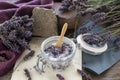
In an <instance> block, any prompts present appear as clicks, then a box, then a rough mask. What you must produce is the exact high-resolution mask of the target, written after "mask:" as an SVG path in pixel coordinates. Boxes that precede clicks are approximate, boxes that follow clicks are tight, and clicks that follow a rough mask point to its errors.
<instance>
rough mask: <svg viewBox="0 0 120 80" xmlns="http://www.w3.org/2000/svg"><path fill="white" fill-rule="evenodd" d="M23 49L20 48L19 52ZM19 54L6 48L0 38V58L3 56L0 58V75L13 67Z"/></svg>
mask: <svg viewBox="0 0 120 80" xmlns="http://www.w3.org/2000/svg"><path fill="white" fill-rule="evenodd" d="M23 51H24V49H21V53H23ZM19 56H20V54H18V53H14V52H12V51H10V50H9V49H7V48H6V47H5V46H4V45H3V44H2V41H1V40H0V58H5V60H4V61H2V60H1V59H0V76H2V75H4V74H6V73H7V72H8V71H10V69H12V68H13V66H14V64H15V62H16V60H17V59H18V57H19Z"/></svg>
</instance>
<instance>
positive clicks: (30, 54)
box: [23, 50, 35, 61]
mask: <svg viewBox="0 0 120 80" xmlns="http://www.w3.org/2000/svg"><path fill="white" fill-rule="evenodd" d="M34 54H35V51H34V50H32V51H30V52H29V53H28V54H27V55H25V56H24V58H23V60H24V61H26V60H28V59H29V58H31V57H33V56H34Z"/></svg>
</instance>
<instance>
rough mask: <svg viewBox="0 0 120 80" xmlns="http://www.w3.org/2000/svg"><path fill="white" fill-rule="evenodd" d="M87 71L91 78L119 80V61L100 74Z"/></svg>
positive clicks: (8, 76)
mask: <svg viewBox="0 0 120 80" xmlns="http://www.w3.org/2000/svg"><path fill="white" fill-rule="evenodd" d="M87 73H88V74H90V75H91V77H92V79H93V80H120V61H119V62H117V63H116V64H115V65H113V66H112V67H111V68H110V69H108V70H107V71H105V72H104V73H102V74H101V75H96V74H93V73H91V72H90V71H87ZM11 75H12V70H11V71H10V72H9V73H7V74H6V75H4V76H2V77H0V80H10V78H11Z"/></svg>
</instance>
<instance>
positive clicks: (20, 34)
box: [0, 15, 33, 53]
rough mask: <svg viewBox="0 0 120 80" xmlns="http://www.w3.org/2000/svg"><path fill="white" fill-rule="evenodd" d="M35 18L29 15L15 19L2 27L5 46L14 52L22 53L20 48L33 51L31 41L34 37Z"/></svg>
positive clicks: (1, 33)
mask: <svg viewBox="0 0 120 80" xmlns="http://www.w3.org/2000/svg"><path fill="white" fill-rule="evenodd" d="M32 31H33V18H29V16H28V15H26V16H21V17H15V16H14V17H13V18H11V19H10V20H8V21H5V22H4V23H3V24H1V25H0V36H1V40H2V42H3V44H4V45H5V46H6V47H7V48H9V49H10V50H12V51H13V52H17V53H20V48H21V47H23V48H25V49H28V50H31V49H30V46H29V44H28V43H29V42H28V41H29V40H30V39H31V37H32Z"/></svg>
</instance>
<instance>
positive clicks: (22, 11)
mask: <svg viewBox="0 0 120 80" xmlns="http://www.w3.org/2000/svg"><path fill="white" fill-rule="evenodd" d="M52 5H53V0H18V1H16V2H14V3H9V2H4V1H0V23H3V22H4V21H6V20H9V19H10V18H11V17H12V16H24V15H29V16H31V15H32V10H33V8H35V7H44V8H51V7H52Z"/></svg>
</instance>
